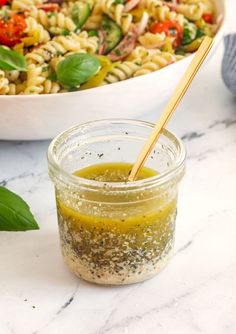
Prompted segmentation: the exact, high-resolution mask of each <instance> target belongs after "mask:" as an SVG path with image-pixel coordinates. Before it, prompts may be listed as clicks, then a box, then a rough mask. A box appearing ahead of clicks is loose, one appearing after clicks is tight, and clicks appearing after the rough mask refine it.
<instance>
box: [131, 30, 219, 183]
mask: <svg viewBox="0 0 236 334" xmlns="http://www.w3.org/2000/svg"><path fill="white" fill-rule="evenodd" d="M212 44H213V39H212V38H210V37H208V36H207V37H205V38H204V40H203V42H202V44H201V45H200V47H199V49H198V51H197V52H196V53H195V56H194V57H193V60H192V61H191V63H190V65H189V66H188V68H187V70H186V72H185V73H184V75H183V77H182V79H181V80H180V82H179V84H178V86H177V88H176V89H175V91H174V94H173V95H172V97H171V98H170V100H169V102H168V104H167V105H166V107H165V109H164V111H163V113H162V114H161V116H160V118H159V120H158V122H157V123H156V125H155V127H154V129H153V131H152V133H151V135H150V137H149V138H148V140H147V141H146V143H145V145H144V146H143V148H142V150H141V152H140V154H139V156H138V158H137V160H136V161H135V164H134V166H133V168H132V170H131V173H130V175H129V181H134V180H135V179H136V177H137V175H138V172H139V170H140V169H141V168H142V167H143V165H144V163H145V161H146V159H147V158H148V156H149V154H150V153H151V151H152V149H153V147H154V146H155V144H156V142H157V140H158V139H159V137H160V135H161V131H162V129H163V128H165V126H166V124H167V123H168V122H169V120H170V118H171V117H172V115H173V113H174V111H175V110H176V108H177V106H178V104H179V103H180V101H181V99H182V98H183V96H184V94H185V93H186V91H187V89H188V87H189V85H190V84H191V82H192V80H193V78H194V77H195V75H196V74H197V72H198V70H199V68H200V66H201V65H202V63H203V61H204V60H205V58H206V56H207V55H208V53H209V51H210V49H211V47H212Z"/></svg>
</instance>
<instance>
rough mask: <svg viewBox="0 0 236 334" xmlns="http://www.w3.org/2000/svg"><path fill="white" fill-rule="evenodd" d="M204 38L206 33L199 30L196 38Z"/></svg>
mask: <svg viewBox="0 0 236 334" xmlns="http://www.w3.org/2000/svg"><path fill="white" fill-rule="evenodd" d="M202 36H205V33H204V31H202V30H201V29H197V34H196V38H200V37H202Z"/></svg>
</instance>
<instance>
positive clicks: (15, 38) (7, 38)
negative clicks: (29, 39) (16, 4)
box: [0, 14, 27, 46]
mask: <svg viewBox="0 0 236 334" xmlns="http://www.w3.org/2000/svg"><path fill="white" fill-rule="evenodd" d="M26 27H27V26H26V21H25V17H24V15H22V14H13V15H12V17H11V18H10V19H8V20H4V19H1V20H0V44H3V45H7V46H14V45H15V44H17V43H19V42H20V41H21V38H22V37H24V31H25V29H26Z"/></svg>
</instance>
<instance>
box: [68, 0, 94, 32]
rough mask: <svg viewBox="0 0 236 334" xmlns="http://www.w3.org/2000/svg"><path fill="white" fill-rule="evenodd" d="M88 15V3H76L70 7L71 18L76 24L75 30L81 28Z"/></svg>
mask: <svg viewBox="0 0 236 334" xmlns="http://www.w3.org/2000/svg"><path fill="white" fill-rule="evenodd" d="M89 15H90V7H89V4H88V3H85V2H77V3H75V4H74V6H73V7H72V11H71V18H72V20H73V21H74V23H75V24H76V26H77V28H81V27H82V26H83V25H84V24H85V22H86V21H87V19H88V17H89Z"/></svg>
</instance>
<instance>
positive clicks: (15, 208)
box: [0, 187, 39, 231]
mask: <svg viewBox="0 0 236 334" xmlns="http://www.w3.org/2000/svg"><path fill="white" fill-rule="evenodd" d="M38 229H39V226H38V224H37V222H36V220H35V219H34V216H33V215H32V213H31V212H30V209H29V206H28V204H27V203H26V202H25V201H24V200H23V199H22V198H21V197H19V196H18V195H16V194H15V193H13V192H12V191H10V190H8V189H7V188H5V187H0V231H27V230H38Z"/></svg>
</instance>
